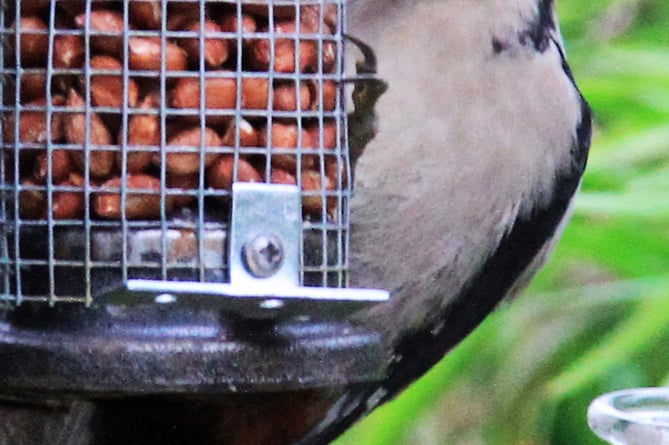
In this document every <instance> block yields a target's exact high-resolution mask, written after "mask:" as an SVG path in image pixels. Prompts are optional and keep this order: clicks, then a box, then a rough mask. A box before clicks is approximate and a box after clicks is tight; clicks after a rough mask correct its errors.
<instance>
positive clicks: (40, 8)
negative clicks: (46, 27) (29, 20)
mask: <svg viewBox="0 0 669 445" xmlns="http://www.w3.org/2000/svg"><path fill="white" fill-rule="evenodd" d="M50 1H51V0H30V1H27V2H21V15H22V16H24V17H25V16H30V15H35V16H39V15H42V14H43V13H44V12H46V11H47V10H48V9H49V3H50Z"/></svg>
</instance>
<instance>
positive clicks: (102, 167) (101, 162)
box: [63, 89, 114, 178]
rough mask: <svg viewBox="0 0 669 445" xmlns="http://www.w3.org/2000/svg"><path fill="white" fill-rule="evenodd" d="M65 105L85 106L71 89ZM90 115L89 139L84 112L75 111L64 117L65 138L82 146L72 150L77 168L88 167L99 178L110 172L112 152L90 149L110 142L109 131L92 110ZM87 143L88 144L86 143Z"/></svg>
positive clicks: (78, 107)
mask: <svg viewBox="0 0 669 445" xmlns="http://www.w3.org/2000/svg"><path fill="white" fill-rule="evenodd" d="M66 105H67V106H68V107H71V108H74V109H82V108H84V106H85V103H84V99H83V98H82V97H81V96H80V95H79V94H78V93H77V92H76V91H75V90H74V89H71V90H70V91H69V93H68V95H67V102H66ZM89 117H90V140H88V141H87V140H86V123H87V122H86V120H87V119H86V114H85V113H84V112H81V111H79V112H76V113H70V114H67V115H66V116H65V117H64V119H63V120H64V124H63V126H64V129H65V139H66V140H67V142H69V143H70V144H77V145H81V146H82V147H83V150H82V151H73V152H72V153H71V156H72V160H73V161H74V163H75V165H76V166H77V168H78V169H79V170H80V171H81V172H84V171H86V169H87V168H88V169H89V170H90V174H91V176H93V177H97V178H101V177H105V176H107V175H108V174H109V173H111V171H112V168H113V167H114V152H113V151H106V150H92V148H93V147H94V146H101V145H102V146H104V145H110V144H111V143H112V137H111V133H109V130H108V129H107V127H106V126H105V124H104V123H103V122H102V119H100V116H98V115H97V114H96V113H94V112H89ZM86 143H88V144H89V145H86ZM85 151H89V156H88V165H86V156H85Z"/></svg>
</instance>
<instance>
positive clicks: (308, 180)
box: [301, 169, 336, 216]
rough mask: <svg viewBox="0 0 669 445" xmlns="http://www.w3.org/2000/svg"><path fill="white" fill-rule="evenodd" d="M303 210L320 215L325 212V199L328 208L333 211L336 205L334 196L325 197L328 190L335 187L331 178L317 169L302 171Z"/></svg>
mask: <svg viewBox="0 0 669 445" xmlns="http://www.w3.org/2000/svg"><path fill="white" fill-rule="evenodd" d="M301 179H302V211H303V212H304V213H306V214H309V215H312V216H318V215H321V214H322V213H323V202H324V201H323V199H324V198H325V199H326V207H327V208H326V210H327V211H328V212H330V211H332V210H333V208H334V207H335V206H336V199H332V198H334V197H325V192H326V191H332V190H334V189H335V187H334V184H333V183H332V182H331V181H330V179H329V178H328V177H327V176H325V177H323V176H322V175H321V174H320V173H319V172H317V171H315V170H309V169H307V170H303V171H302V176H301Z"/></svg>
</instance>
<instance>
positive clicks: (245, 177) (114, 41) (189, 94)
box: [1, 0, 348, 220]
mask: <svg viewBox="0 0 669 445" xmlns="http://www.w3.org/2000/svg"><path fill="white" fill-rule="evenodd" d="M52 2H55V4H52ZM16 3H18V4H20V16H17V14H16V11H9V12H8V13H6V17H9V21H8V23H5V24H1V25H2V26H3V27H4V29H3V33H4V37H5V39H4V40H5V50H4V54H5V58H4V61H3V63H4V64H3V67H2V71H3V74H4V77H5V80H6V79H7V77H12V78H13V79H11V80H13V81H14V82H13V85H12V82H10V83H7V85H8V86H6V87H5V88H4V97H3V110H4V112H3V120H4V127H3V142H4V144H3V145H4V150H5V153H4V157H5V164H6V167H5V171H6V176H7V177H6V178H5V181H6V182H8V181H18V183H19V184H20V189H21V192H20V195H19V207H20V215H21V217H22V218H24V219H44V218H47V217H48V216H49V212H51V217H52V218H54V219H81V218H82V217H83V216H84V212H85V208H86V205H85V203H86V199H85V196H84V194H85V193H89V194H90V208H91V217H93V218H99V219H112V220H114V219H120V218H127V219H148V220H150V219H156V218H160V217H161V215H162V210H161V209H162V208H164V209H165V211H166V213H167V214H170V213H173V212H175V211H177V210H179V209H182V208H184V207H189V206H192V205H197V204H198V196H199V195H200V194H203V195H205V196H211V197H212V198H207V199H214V201H213V202H214V203H216V202H218V203H220V202H227V201H226V200H227V197H228V196H229V192H228V191H229V190H230V189H231V186H232V183H233V182H236V181H247V182H271V183H279V184H297V185H300V186H301V187H302V190H303V193H302V207H303V213H304V214H305V216H307V217H313V218H323V217H324V213H325V214H327V215H334V214H336V211H337V209H338V203H337V199H336V193H335V191H336V190H337V189H338V188H341V187H342V186H343V185H345V184H346V183H347V181H348V178H347V173H346V168H345V165H346V163H345V162H344V161H345V159H344V158H343V155H342V151H341V150H338V148H339V147H340V144H339V141H340V139H339V138H340V136H341V130H340V125H338V122H337V120H336V118H335V113H334V111H335V109H336V107H337V106H338V104H339V98H338V94H339V89H338V87H337V84H336V83H335V81H334V80H333V79H334V77H333V76H331V75H330V76H328V74H332V73H335V72H336V71H337V70H339V66H338V52H337V45H336V40H335V39H334V37H333V36H334V35H335V33H336V32H337V26H338V24H337V14H338V11H337V7H336V5H335V4H330V3H328V4H325V5H324V6H320V5H302V6H295V5H298V4H299V2H295V3H294V5H287V6H282V5H277V6H273V7H271V8H270V7H269V6H268V5H267V4H262V3H251V2H249V3H246V2H236V1H228V2H226V1H216V2H214V1H211V2H204V1H202V0H201V1H199V2H198V1H196V2H193V1H185V0H179V1H176V0H174V1H173V0H169V1H168V2H167V4H166V7H165V8H163V2H162V1H161V0H129V2H127V5H128V10H127V11H124V10H123V5H124V3H125V2H113V1H108V0H98V1H92V0H88V2H87V1H85V0H31V1H27V0H24V1H21V2H16ZM14 7H16V5H15V6H14ZM240 8H241V9H240ZM52 13H54V14H55V15H54V17H51V14H52ZM203 17H204V20H202V18H203ZM298 18H299V19H298ZM13 19H15V20H13ZM49 23H53V24H55V27H54V28H55V29H51V30H50V29H49V25H48V24H49ZM165 30H166V31H167V32H165ZM203 32H204V33H203ZM268 32H271V33H272V34H271V36H272V38H271V39H268V34H266V33H268ZM298 36H299V40H298V39H297V38H296V37H298ZM324 36H325V37H324ZM50 42H51V48H52V49H51V50H49V47H50ZM17 43H18V44H17ZM272 60H273V61H274V63H273V66H270V65H272ZM298 72H299V73H301V74H300V80H299V81H297V80H296V73H298ZM47 77H48V79H47ZM47 82H49V85H47ZM203 84H204V92H203V91H202V86H203ZM202 99H204V103H201V102H202ZM16 103H20V106H21V107H20V110H19V111H18V112H17V111H16V110H15V104H16ZM47 108H48V110H49V111H48V112H47ZM319 115H320V117H319ZM17 119H18V122H17ZM47 145H50V149H49V150H47V148H46V147H47ZM17 147H18V148H19V149H16V148H17ZM49 155H50V156H49ZM12 159H13V161H12ZM7 160H10V162H7ZM14 163H16V165H15V166H14ZM15 171H16V172H18V178H15V176H16V175H15V174H14V172H15ZM47 185H48V187H47ZM122 189H123V190H125V193H122V192H121V190H122ZM47 192H50V194H51V196H50V197H48V196H47V195H48V193H47ZM122 196H123V200H122ZM161 196H162V197H163V198H162V199H161ZM122 202H125V208H122ZM49 203H50V205H49ZM324 211H325V212H324Z"/></svg>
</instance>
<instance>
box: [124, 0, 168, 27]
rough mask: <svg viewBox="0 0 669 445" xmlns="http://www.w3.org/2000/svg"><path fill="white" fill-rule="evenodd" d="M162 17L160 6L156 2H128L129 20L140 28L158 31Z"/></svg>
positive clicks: (156, 0)
mask: <svg viewBox="0 0 669 445" xmlns="http://www.w3.org/2000/svg"><path fill="white" fill-rule="evenodd" d="M162 17H163V11H162V6H161V5H160V1H158V0H153V1H131V2H130V19H131V20H132V23H133V24H134V25H137V26H138V27H140V28H146V29H160V23H161V20H162Z"/></svg>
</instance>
